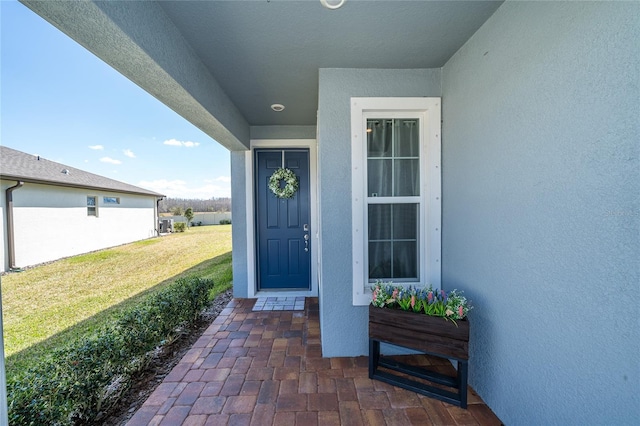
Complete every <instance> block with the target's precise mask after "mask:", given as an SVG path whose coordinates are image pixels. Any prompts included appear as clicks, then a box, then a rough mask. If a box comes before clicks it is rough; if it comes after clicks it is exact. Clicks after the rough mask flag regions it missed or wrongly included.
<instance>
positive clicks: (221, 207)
mask: <svg viewBox="0 0 640 426" xmlns="http://www.w3.org/2000/svg"><path fill="white" fill-rule="evenodd" d="M189 207H191V208H192V209H193V211H194V212H198V213H201V212H230V211H231V198H211V199H209V200H198V199H189V198H165V199H164V200H162V201H160V204H159V208H160V210H159V212H160V213H171V212H173V211H176V210H177V209H181V211H183V212H184V211H185V210H187V209H188V208H189Z"/></svg>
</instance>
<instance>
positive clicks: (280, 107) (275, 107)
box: [271, 104, 284, 112]
mask: <svg viewBox="0 0 640 426" xmlns="http://www.w3.org/2000/svg"><path fill="white" fill-rule="evenodd" d="M271 109H272V110H274V111H275V112H280V111H282V110H284V105H282V104H273V105H271Z"/></svg>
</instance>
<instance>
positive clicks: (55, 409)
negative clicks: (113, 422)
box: [7, 277, 213, 425]
mask: <svg viewBox="0 0 640 426" xmlns="http://www.w3.org/2000/svg"><path fill="white" fill-rule="evenodd" d="M212 288H213V280H210V279H203V278H195V277H192V278H184V279H179V280H177V281H175V282H174V283H172V284H170V285H169V286H167V287H165V288H164V289H162V290H160V291H158V292H157V293H153V294H151V295H149V297H147V298H146V299H144V300H143V301H142V302H140V303H139V304H137V305H135V306H134V307H132V308H129V309H127V310H126V311H124V312H122V314H120V315H118V316H116V317H115V318H114V319H113V320H112V321H110V322H108V323H106V324H104V325H103V326H102V327H100V328H99V329H98V330H97V331H95V332H94V333H92V334H90V335H87V336H84V337H82V338H79V339H77V340H75V341H73V342H71V343H69V344H68V345H67V346H64V347H62V348H59V349H56V350H54V351H52V353H51V354H50V355H49V356H48V357H47V358H45V359H43V360H42V361H41V362H39V363H38V364H36V365H34V366H32V367H31V368H29V369H28V370H26V371H25V372H24V373H22V374H19V375H17V376H16V377H14V378H13V379H12V380H10V381H9V383H7V391H8V399H9V401H8V402H9V404H8V405H9V423H10V424H12V425H42V424H47V425H73V424H91V423H94V422H96V421H99V420H100V419H104V418H105V417H106V416H107V415H108V413H109V412H110V410H111V409H113V408H114V407H115V405H116V404H117V403H118V401H119V400H120V397H121V395H122V394H123V392H124V391H126V390H127V389H128V388H129V386H130V384H131V383H132V382H133V380H134V378H135V376H136V374H137V373H139V372H140V371H142V370H143V369H144V368H145V367H146V365H147V363H148V362H149V360H150V359H151V357H152V355H153V351H154V350H155V349H156V348H157V347H159V346H161V345H163V344H165V343H167V342H168V341H171V340H172V339H174V338H176V336H177V335H178V334H179V329H180V327H185V326H188V325H189V324H191V323H193V322H195V321H196V320H197V319H198V318H199V316H200V314H201V313H202V311H203V309H204V308H205V307H206V306H207V305H208V304H209V302H210V297H209V292H210V290H211V289H212Z"/></svg>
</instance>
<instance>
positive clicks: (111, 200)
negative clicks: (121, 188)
mask: <svg viewBox="0 0 640 426" xmlns="http://www.w3.org/2000/svg"><path fill="white" fill-rule="evenodd" d="M102 202H103V203H105V204H120V197H102Z"/></svg>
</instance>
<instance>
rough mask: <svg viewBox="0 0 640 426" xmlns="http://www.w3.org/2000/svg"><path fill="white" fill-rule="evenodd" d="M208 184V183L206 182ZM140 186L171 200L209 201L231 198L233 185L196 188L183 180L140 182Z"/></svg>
mask: <svg viewBox="0 0 640 426" xmlns="http://www.w3.org/2000/svg"><path fill="white" fill-rule="evenodd" d="M205 183H206V182H205ZM137 185H138V186H141V187H143V188H147V189H149V190H151V191H155V192H159V193H160V194H164V195H166V196H167V197H171V198H199V199H203V200H207V199H209V198H212V197H216V198H218V197H230V196H231V185H229V184H228V183H222V184H213V183H206V184H205V185H204V186H199V187H194V185H191V184H189V183H187V182H185V181H183V180H180V179H175V180H167V179H157V180H152V181H141V182H138V184H137Z"/></svg>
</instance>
